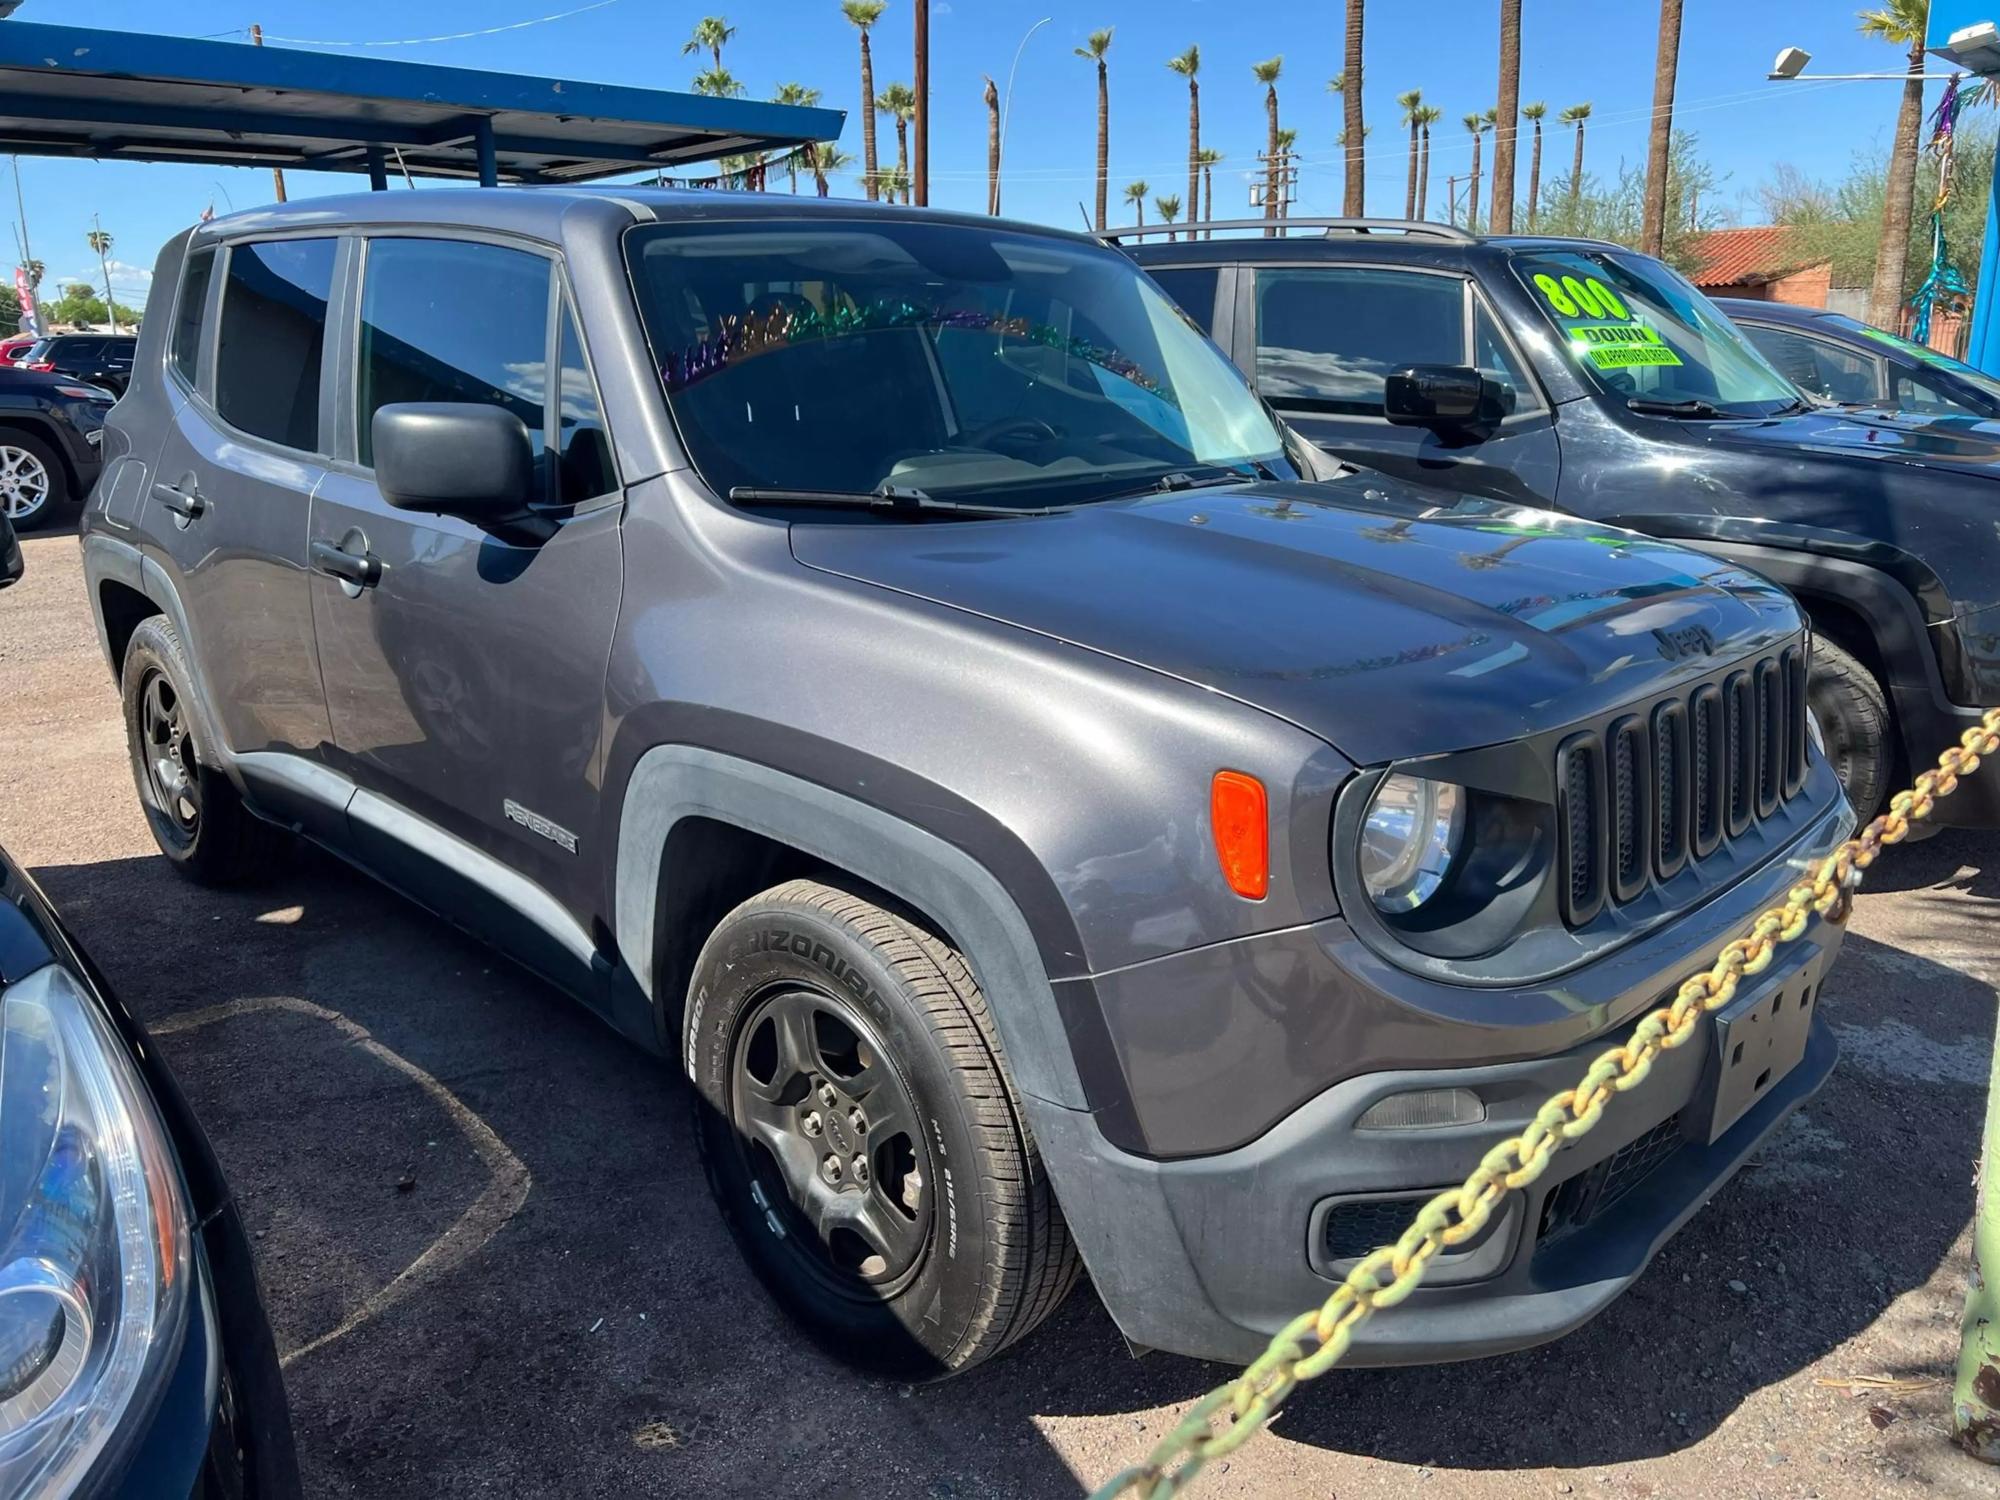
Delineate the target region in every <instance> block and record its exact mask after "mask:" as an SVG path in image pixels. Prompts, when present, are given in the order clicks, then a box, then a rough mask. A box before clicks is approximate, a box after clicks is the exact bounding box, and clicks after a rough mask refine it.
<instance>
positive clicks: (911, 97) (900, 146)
mask: <svg viewBox="0 0 2000 1500" xmlns="http://www.w3.org/2000/svg"><path fill="white" fill-rule="evenodd" d="M875 107H876V108H877V109H879V110H880V111H882V113H883V114H885V115H888V116H890V117H891V118H893V119H894V120H895V122H896V170H897V171H898V172H899V173H901V174H902V181H903V189H904V192H905V194H906V195H907V193H908V191H909V183H910V121H911V120H912V119H913V118H914V117H915V116H916V113H917V95H916V90H914V89H912V88H911V87H910V86H909V85H908V84H907V83H892V84H890V85H889V86H888V87H887V88H885V89H884V90H882V92H881V93H880V94H879V95H877V96H876V99H875ZM889 201H890V202H891V203H894V202H895V201H896V195H895V194H894V193H891V194H890V195H889ZM903 201H904V202H905V203H907V202H909V201H910V200H909V198H908V197H907V196H905V197H904V199H903Z"/></svg>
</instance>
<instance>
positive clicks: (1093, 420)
mask: <svg viewBox="0 0 2000 1500" xmlns="http://www.w3.org/2000/svg"><path fill="white" fill-rule="evenodd" d="M626 255H627V258H628V261H629V263H630V266H631V271H632V279H633V284H634V286H635V288H636V289H637V292H638V297H639V306H640V312H641V316H642V318H643V320H644V323H645V327H646V334H647V338H648V339H649V341H650V343H651V346H652V351H653V356H654V360H655V363H656V364H657V366H658V368H659V372H660V377H661V379H662V381H663V382H664V384H665V386H666V392H667V403H668V406H669V407H670V408H671V410H672V412H673V417H674V421H675V424H676V426H677V427H678V429H679V431H680V434H681V439H682V441H683V442H684V443H685V444H686V445H687V449H688V454H689V456H690V457H691V458H692V460H693V461H694V465H695V467H696V468H697V469H698V470H699V471H700V473H701V476H702V478H703V480H704V481H705V482H706V483H707V484H708V485H709V487H710V488H711V489H713V490H714V491H715V492H716V493H717V494H720V495H727V494H728V493H729V492H730V491H731V490H734V489H741V490H746V491H747V490H813V491H821V492H829V493H841V494H847V495H858V496H862V497H866V496H868V495H870V494H888V493H890V492H894V491H903V492H921V493H922V494H924V495H927V496H934V497H937V498H939V499H940V500H943V499H948V498H953V497H956V498H958V499H960V500H974V499H976V500H978V501H980V502H982V503H984V504H988V505H1004V506H1011V507H1019V508H1022V509H1042V508H1047V507H1050V506H1064V505H1075V504H1082V503H1086V502H1090V501H1095V500H1105V499H1111V498H1114V497H1118V496H1125V495H1132V494H1136V493H1142V492H1145V491H1148V490H1151V489H1156V488H1171V487H1174V486H1175V485H1177V484H1178V482H1179V481H1178V478H1177V476H1181V475H1187V474H1190V473H1192V474H1197V475H1200V476H1203V477H1206V476H1210V475H1220V476H1221V477H1224V478H1227V477H1229V476H1231V475H1232V474H1238V473H1240V474H1241V475H1242V476H1243V477H1244V478H1253V477H1256V476H1257V475H1259V474H1260V473H1261V474H1265V475H1269V474H1273V473H1275V474H1277V475H1279V476H1281V477H1284V478H1296V477H1298V471H1297V469H1296V468H1294V466H1293V465H1292V463H1291V461H1290V460H1289V459H1288V458H1287V457H1286V456H1285V445H1284V442H1283V439H1282V437H1281V435H1280V433H1279V430H1278V427H1277V425H1276V424H1275V423H1274V422H1273V421H1272V419H1271V417H1270V416H1269V415H1268V413H1267V412H1266V411H1265V409H1264V407H1263V405H1262V403H1261V402H1259V401H1258V399H1257V398H1256V396H1255V395H1254V394H1252V392H1251V390H1250V388H1249V386H1248V385H1247V384H1246V383H1245V381H1244V379H1243V377H1242V375H1241V374H1240V373H1239V372H1238V371H1237V370H1236V368H1235V366H1233V365H1231V364H1230V363H1229V362H1228V360H1227V359H1225V358H1224V357H1223V356H1222V354H1221V353H1220V352H1219V351H1218V350H1217V349H1216V348H1215V346H1214V345H1212V344H1210V343H1209V342H1208V340H1207V339H1206V338H1205V337H1204V336H1203V335H1202V334H1201V333H1200V332H1199V331H1198V330H1197V329H1196V328H1195V327H1194V326H1193V325H1192V324H1191V323H1189V322H1188V320H1187V318H1186V317H1185V316H1184V315H1183V314H1182V313H1181V312H1180V311H1179V310H1178V309H1177V308H1175V307H1174V305H1173V304H1172V303H1171V302H1169V301H1168V300H1167V298H1166V297H1165V296H1164V295H1162V294H1161V292H1160V291H1159V289H1158V288H1157V287H1155V286H1154V285H1153V283H1152V282H1151V281H1149V280H1148V279H1147V278H1146V276H1145V274H1144V273H1143V272H1141V271H1140V270H1139V269H1138V268H1137V267H1136V266H1134V265H1133V264H1132V262H1131V261H1129V260H1128V259H1126V258H1125V257H1124V256H1122V255H1120V254H1118V253H1117V252H1116V251H1113V250H1110V249H1104V248H1100V247H1097V246H1093V245H1090V244H1086V243H1079V242H1076V241H1073V240H1068V239H1058V238H1056V237H1054V236H1052V235H1037V234H1031V233H1016V232H1010V231H1008V230H1004V229H1001V230H994V229H989V228H987V227H985V226H984V225H981V226H979V227H977V228H974V227H969V226H963V225H956V224H949V223H938V222H926V221H922V220H896V219H877V218H872V217H871V218H861V217H858V216H857V217H855V218H852V219H836V218H822V217H819V216H815V217H814V218H813V219H812V220H811V221H801V220H792V221H789V222H785V221H773V220H769V219H746V220H741V221H722V222H717V221H714V220H710V221H706V222H696V223H680V224H672V223H669V224H659V225H651V226H647V227H645V228H641V229H636V230H633V231H632V232H631V233H630V234H629V235H628V236H627V238H626Z"/></svg>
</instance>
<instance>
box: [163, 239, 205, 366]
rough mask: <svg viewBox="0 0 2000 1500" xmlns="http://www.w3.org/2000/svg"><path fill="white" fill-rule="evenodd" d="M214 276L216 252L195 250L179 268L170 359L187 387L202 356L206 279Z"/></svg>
mask: <svg viewBox="0 0 2000 1500" xmlns="http://www.w3.org/2000/svg"><path fill="white" fill-rule="evenodd" d="M214 274H215V252H214V251H213V250H197V251H195V253H194V254H192V255H190V256H189V257H188V258H187V264H186V265H185V266H183V267H182V269H181V293H180V300H179V302H177V303H176V304H175V306H174V331H173V343H172V350H173V353H172V356H171V357H172V359H173V365H174V368H175V369H176V370H178V371H180V373H181V378H182V379H183V380H185V381H187V383H188V384H189V385H193V384H194V378H195V366H196V365H197V364H198V363H199V362H200V357H201V330H202V314H203V313H204V311H206V309H207V307H208V283H209V278H210V277H212V276H213V275H214Z"/></svg>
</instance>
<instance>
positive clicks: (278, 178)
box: [250, 21, 285, 203]
mask: <svg viewBox="0 0 2000 1500" xmlns="http://www.w3.org/2000/svg"><path fill="white" fill-rule="evenodd" d="M250 45H251V46H253V47H261V46H263V45H264V28H263V27H262V26H259V25H258V24H257V23H256V22H255V21H252V22H251V23H250ZM271 181H272V182H273V183H275V184H276V185H277V189H278V201H279V202H280V203H283V202H284V201H285V173H284V169H283V168H282V167H273V168H271Z"/></svg>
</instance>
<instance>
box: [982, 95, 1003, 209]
mask: <svg viewBox="0 0 2000 1500" xmlns="http://www.w3.org/2000/svg"><path fill="white" fill-rule="evenodd" d="M984 76H985V78H986V211H987V212H988V213H989V214H997V213H999V212H1000V90H999V88H998V87H997V86H996V85H995V84H994V82H993V75H992V74H991V73H988V74H986V75H984Z"/></svg>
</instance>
